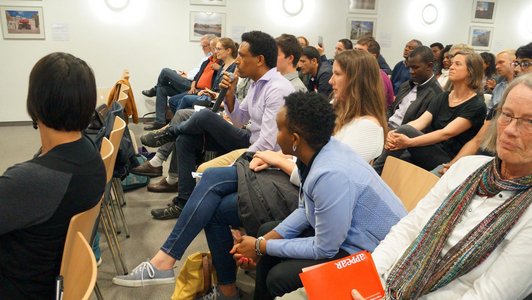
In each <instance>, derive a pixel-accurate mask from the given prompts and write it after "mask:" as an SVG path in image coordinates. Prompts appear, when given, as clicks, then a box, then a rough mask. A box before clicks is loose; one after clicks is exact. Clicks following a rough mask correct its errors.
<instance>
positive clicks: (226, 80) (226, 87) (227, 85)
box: [212, 72, 236, 112]
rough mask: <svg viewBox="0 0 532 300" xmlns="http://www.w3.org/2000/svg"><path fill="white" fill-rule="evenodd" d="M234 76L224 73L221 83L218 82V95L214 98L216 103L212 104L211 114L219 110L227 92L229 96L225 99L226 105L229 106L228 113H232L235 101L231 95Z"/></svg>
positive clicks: (233, 87) (233, 86)
mask: <svg viewBox="0 0 532 300" xmlns="http://www.w3.org/2000/svg"><path fill="white" fill-rule="evenodd" d="M234 79H235V74H233V73H230V72H224V76H223V79H222V82H220V93H219V94H218V97H217V98H216V102H215V103H214V106H213V107H212V111H213V112H218V109H220V105H221V104H222V101H224V99H225V97H226V96H227V94H228V92H230V95H229V96H228V99H227V101H226V102H227V104H228V106H229V108H228V109H229V111H233V108H234V104H235V99H234V95H233V91H234V89H235V85H236V80H234Z"/></svg>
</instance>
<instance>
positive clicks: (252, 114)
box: [141, 31, 294, 219]
mask: <svg viewBox="0 0 532 300" xmlns="http://www.w3.org/2000/svg"><path fill="white" fill-rule="evenodd" d="M276 63H277V45H276V44H275V40H274V39H273V38H272V37H271V36H269V35H268V34H266V33H263V32H260V31H251V32H247V33H244V34H243V35H242V44H241V45H240V48H239V51H238V57H237V59H236V64H237V70H238V74H239V76H241V77H250V78H251V79H252V80H253V81H255V82H254V83H253V84H252V85H251V88H250V90H249V92H248V95H247V96H246V98H245V99H244V101H243V102H242V104H239V103H238V102H236V101H235V97H234V90H235V86H236V81H234V80H233V81H232V82H230V80H229V76H227V75H225V76H224V80H222V83H221V85H220V87H222V88H223V87H227V88H228V91H227V95H226V97H225V100H224V107H225V112H226V113H227V114H228V115H229V117H230V119H231V121H232V124H230V123H228V122H226V121H225V120H224V119H223V118H222V117H220V116H219V115H217V114H216V113H214V112H212V111H211V110H206V109H204V110H201V111H199V112H197V113H194V114H193V115H192V116H191V117H190V119H188V120H187V121H185V122H182V123H180V124H178V125H175V126H171V127H166V128H164V129H162V130H160V131H156V132H153V133H149V134H146V135H144V136H142V137H141V141H142V143H143V144H144V145H146V146H150V147H159V146H162V145H164V144H166V143H168V142H173V141H176V143H175V144H176V154H177V155H178V164H179V167H178V193H179V194H178V197H177V198H174V201H173V204H172V205H171V206H169V207H165V208H163V209H157V210H154V211H152V214H154V217H155V218H156V219H169V218H177V217H178V216H179V214H180V212H181V210H182V208H183V206H184V204H185V202H186V199H188V197H189V196H190V194H191V192H192V190H193V189H194V186H195V184H196V181H195V179H194V178H193V177H192V175H191V173H192V171H194V170H195V167H196V160H197V158H198V156H199V155H200V154H201V153H202V152H203V151H204V150H205V149H208V150H215V151H217V152H218V153H220V154H224V153H227V152H229V151H232V150H235V149H240V148H246V147H248V146H249V151H257V150H274V149H278V146H277V144H276V141H275V135H276V134H277V128H276V127H275V125H274V124H273V123H274V122H275V120H274V119H275V114H276V113H277V111H278V110H279V108H280V107H281V106H282V105H283V102H284V97H285V96H286V95H288V94H290V93H291V92H293V91H294V87H293V86H292V85H291V84H290V82H289V81H288V80H287V79H286V78H284V77H283V76H281V75H280V74H279V73H278V72H277V70H276V69H275V66H276ZM248 121H251V123H250V126H249V129H246V128H244V129H243V128H242V126H244V125H246V124H247V123H248ZM176 202H177V203H176Z"/></svg>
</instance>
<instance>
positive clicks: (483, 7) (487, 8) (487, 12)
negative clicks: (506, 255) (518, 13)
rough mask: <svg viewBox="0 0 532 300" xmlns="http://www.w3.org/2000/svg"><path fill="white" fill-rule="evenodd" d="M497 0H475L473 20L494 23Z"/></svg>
mask: <svg viewBox="0 0 532 300" xmlns="http://www.w3.org/2000/svg"><path fill="white" fill-rule="evenodd" d="M495 9H496V0H474V1H473V15H472V22H474V23H493V21H494V20H495Z"/></svg>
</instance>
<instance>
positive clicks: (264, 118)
mask: <svg viewBox="0 0 532 300" xmlns="http://www.w3.org/2000/svg"><path fill="white" fill-rule="evenodd" d="M292 92H294V86H293V85H292V84H291V83H290V81H288V80H287V79H286V78H284V77H283V76H282V75H281V74H279V73H278V72H277V68H273V69H270V70H269V71H268V72H266V74H264V75H262V77H261V78H260V79H259V80H257V81H255V82H253V83H251V86H250V88H249V90H248V94H247V95H246V98H244V100H243V101H242V103H238V101H235V106H234V109H233V112H229V111H228V109H227V107H228V105H227V104H226V105H224V106H225V112H226V113H227V115H229V117H230V118H231V121H232V122H233V125H235V126H237V127H242V126H244V125H246V124H247V123H248V121H250V120H251V125H250V126H249V127H248V128H249V130H250V132H251V137H250V138H249V143H250V144H251V146H250V147H249V150H248V151H251V152H255V151H259V150H261V151H264V150H279V145H277V123H276V122H275V119H276V117H277V112H278V111H279V110H280V109H281V107H282V106H283V105H284V98H285V97H286V96H288V95H289V94H290V93H292Z"/></svg>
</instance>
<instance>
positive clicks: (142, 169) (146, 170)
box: [131, 161, 163, 177]
mask: <svg viewBox="0 0 532 300" xmlns="http://www.w3.org/2000/svg"><path fill="white" fill-rule="evenodd" d="M131 173H133V174H137V175H144V176H150V177H159V176H162V175H163V166H160V167H153V166H152V165H150V162H149V161H145V162H143V163H142V164H141V165H140V166H138V167H134V168H133V169H131Z"/></svg>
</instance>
